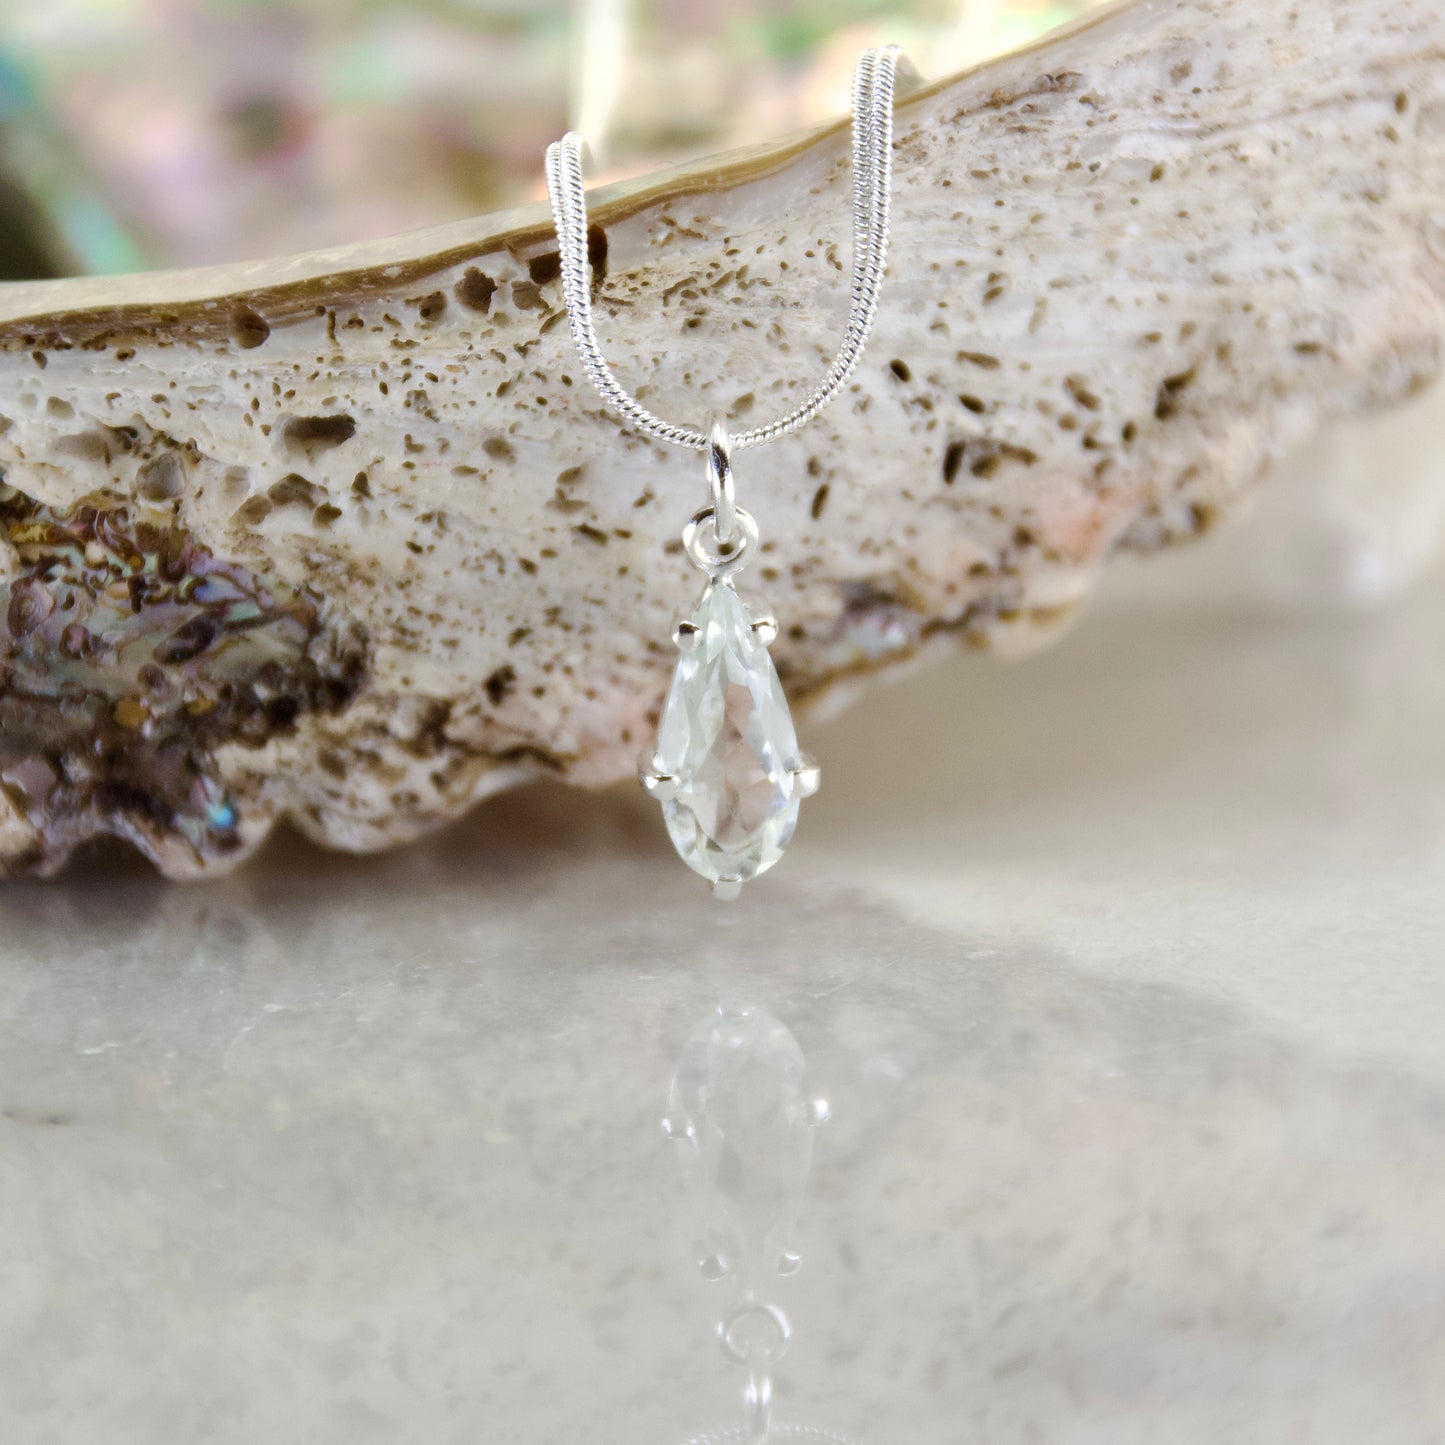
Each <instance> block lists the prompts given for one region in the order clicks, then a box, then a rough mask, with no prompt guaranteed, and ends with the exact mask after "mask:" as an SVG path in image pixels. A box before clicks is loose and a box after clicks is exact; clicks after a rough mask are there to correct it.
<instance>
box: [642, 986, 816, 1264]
mask: <svg viewBox="0 0 1445 1445" xmlns="http://www.w3.org/2000/svg"><path fill="white" fill-rule="evenodd" d="M816 1118H817V1114H816V1111H815V1110H814V1108H813V1106H812V1105H811V1103H810V1101H809V1100H808V1098H807V1097H806V1095H805V1094H804V1061H803V1051H802V1049H801V1048H799V1046H798V1041H797V1039H796V1038H794V1037H793V1035H792V1034H791V1033H790V1032H789V1031H788V1029H787V1027H786V1026H785V1025H784V1024H782V1023H781V1022H780V1021H779V1020H778V1019H776V1018H774V1017H773V1015H772V1014H770V1013H768V1012H767V1011H766V1010H764V1009H760V1008H735V1007H722V1006H720V1007H719V1008H718V1009H717V1010H716V1011H715V1013H714V1014H713V1015H712V1017H711V1018H709V1019H707V1020H705V1021H704V1022H703V1023H701V1024H700V1025H699V1026H698V1027H697V1028H695V1029H694V1030H693V1031H692V1033H691V1034H690V1035H689V1037H688V1040H687V1046H686V1047H685V1048H684V1050H683V1053H682V1057H681V1059H679V1060H678V1065H677V1072H676V1074H675V1075H674V1076H673V1080H672V1090H671V1093H670V1094H669V1096H668V1105H667V1131H668V1133H669V1134H670V1135H671V1136H672V1137H673V1139H675V1140H676V1141H677V1146H678V1164H679V1166H680V1168H681V1170H682V1177H683V1183H684V1185H685V1186H686V1189H687V1194H688V1199H689V1201H690V1204H691V1207H692V1214H693V1219H694V1224H695V1227H696V1230H697V1242H698V1247H699V1248H698V1263H699V1264H700V1265H701V1267H702V1269H703V1270H704V1272H705V1273H707V1274H708V1275H710V1276H712V1277H714V1278H716V1277H720V1276H722V1275H729V1276H731V1277H732V1278H733V1279H735V1280H736V1281H737V1283H738V1284H739V1285H740V1286H742V1287H743V1288H745V1289H760V1290H766V1288H767V1287H768V1285H769V1284H770V1282H771V1281H772V1280H773V1279H774V1278H775V1277H776V1276H777V1275H778V1274H787V1273H790V1272H791V1271H792V1268H793V1267H794V1265H795V1264H796V1258H795V1256H794V1255H793V1253H792V1245H793V1232H794V1229H795V1227H796V1224H797V1220H798V1215H799V1212H800V1210H801V1208H802V1203H803V1193H804V1189H805V1186H806V1184H807V1179H808V1172H809V1169H810V1168H811V1166H812V1161H813V1124H814V1122H815V1120H816Z"/></svg>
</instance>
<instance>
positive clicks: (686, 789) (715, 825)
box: [639, 424, 818, 898]
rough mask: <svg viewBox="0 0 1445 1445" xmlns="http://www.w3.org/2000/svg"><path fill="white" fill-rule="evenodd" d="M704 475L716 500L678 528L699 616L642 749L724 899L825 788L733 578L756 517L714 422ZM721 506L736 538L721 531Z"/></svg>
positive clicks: (671, 823) (648, 774) (768, 638)
mask: <svg viewBox="0 0 1445 1445" xmlns="http://www.w3.org/2000/svg"><path fill="white" fill-rule="evenodd" d="M708 474H709V481H710V484H711V488H712V496H713V505H712V506H709V507H705V508H704V509H703V510H702V511H701V512H699V513H698V514H697V515H696V516H695V517H694V518H693V519H692V521H691V522H690V523H689V524H688V526H687V528H686V529H685V530H684V532H683V544H684V547H685V550H686V551H687V554H688V556H689V558H691V560H692V562H693V564H694V565H695V566H697V567H698V568H699V569H700V570H702V571H704V572H706V573H707V574H708V584H707V586H706V587H705V588H704V589H703V592H702V596H701V597H699V598H698V601H697V605H696V606H695V607H694V608H693V612H692V616H691V617H689V618H688V619H687V620H685V621H683V622H679V623H678V625H677V627H676V628H675V629H674V632H673V641H674V642H675V643H676V644H677V647H678V651H679V652H680V653H681V654H682V655H681V656H680V657H679V658H678V662H677V667H676V669H675V671H674V672H673V675H672V686H671V687H670V688H669V689H668V692H667V698H666V701H665V702H664V703H663V707H662V716H661V718H660V720H659V722H658V729H657V746H656V748H655V749H654V750H653V751H651V752H649V753H646V754H644V756H643V759H642V763H641V766H640V768H639V772H640V775H641V778H642V782H643V786H644V787H646V789H647V791H648V792H649V793H650V794H651V795H652V796H653V797H654V798H656V799H657V800H658V802H660V803H661V804H662V812H663V817H664V819H665V820H666V822H667V831H668V834H669V835H670V836H671V838H672V842H673V846H674V847H675V848H676V849H677V852H678V856H679V857H681V859H682V861H683V862H684V863H686V864H687V866H688V867H689V868H691V869H692V870H693V871H694V872H695V873H699V874H701V875H702V877H704V878H706V879H707V880H708V881H709V882H710V883H711V884H712V889H713V893H714V894H715V895H716V896H717V897H719V898H736V897H737V896H738V894H739V892H741V890H742V885H743V884H744V883H746V882H747V881H748V880H749V879H751V878H756V877H757V876H758V874H760V873H765V872H767V870H768V869H769V868H771V867H772V866H773V864H774V863H776V862H777V861H778V859H779V858H781V857H782V855H783V849H784V848H786V847H787V845H788V842H789V840H790V839H791V838H792V836H793V829H794V828H795V827H796V826H797V822H798V805H799V804H800V803H801V802H802V800H803V799H804V798H806V797H809V796H811V795H812V794H813V793H815V792H817V790H818V767H817V764H816V763H814V762H813V760H812V759H811V758H809V757H808V756H807V755H806V754H804V753H802V752H800V751H799V749H798V737H797V733H796V732H795V731H794V729H793V715H792V712H791V710H790V709H789V707H788V699H787V697H786V696H785V695H784V693H783V687H782V683H781V682H780V681H779V680H778V672H777V669H776V668H775V667H774V666H773V659H772V657H771V656H770V655H769V653H768V644H769V643H770V642H772V640H773V639H774V638H775V637H776V636H777V631H778V627H777V623H776V622H775V621H774V620H773V619H772V618H771V617H766V616H754V615H753V614H752V613H750V612H749V611H748V609H747V608H746V607H744V605H743V603H742V600H741V599H740V598H739V597H738V595H737V593H736V591H734V589H733V585H732V574H733V573H734V572H736V571H737V570H738V569H739V568H740V567H742V565H743V563H744V561H745V559H746V557H747V554H748V552H749V551H750V550H751V548H752V547H753V545H754V544H755V543H756V542H757V536H758V530H757V524H756V523H755V522H754V521H753V519H752V517H751V516H749V514H748V513H747V512H745V511H743V509H742V508H741V507H738V506H737V505H736V504H735V503H734V501H733V496H732V472H731V467H730V464H729V460H728V454H727V439H726V436H725V434H723V433H722V431H721V428H720V426H718V425H716V424H715V425H714V428H713V434H712V438H711V441H710V446H709V457H708ZM720 514H726V516H727V521H728V523H730V524H731V525H730V527H729V528H728V531H727V532H726V533H725V535H730V536H731V537H732V541H731V543H730V544H729V545H728V546H723V545H722V544H721V543H720V542H719V540H718V538H719V528H720V524H719V521H718V518H719V515H720Z"/></svg>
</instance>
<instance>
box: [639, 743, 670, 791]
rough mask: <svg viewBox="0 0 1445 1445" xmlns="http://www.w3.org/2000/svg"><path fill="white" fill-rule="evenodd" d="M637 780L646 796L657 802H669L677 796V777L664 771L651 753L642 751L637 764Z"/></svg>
mask: <svg viewBox="0 0 1445 1445" xmlns="http://www.w3.org/2000/svg"><path fill="white" fill-rule="evenodd" d="M637 780H638V782H640V783H641V784H642V786H643V788H644V790H645V791H646V793H647V796H648V797H649V798H654V799H656V800H657V801H658V802H659V803H670V802H671V801H672V800H673V799H674V798H675V797H677V779H676V778H675V777H673V775H672V774H671V773H664V772H663V771H662V770H661V769H660V768H659V767H658V766H657V759H656V758H655V757H653V756H652V754H651V753H643V755H642V758H641V761H639V763H638V764H637Z"/></svg>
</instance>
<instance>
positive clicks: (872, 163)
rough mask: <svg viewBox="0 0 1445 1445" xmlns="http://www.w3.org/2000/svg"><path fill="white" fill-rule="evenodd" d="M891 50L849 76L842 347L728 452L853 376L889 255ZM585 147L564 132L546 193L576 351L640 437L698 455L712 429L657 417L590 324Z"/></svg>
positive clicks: (554, 147)
mask: <svg viewBox="0 0 1445 1445" xmlns="http://www.w3.org/2000/svg"><path fill="white" fill-rule="evenodd" d="M898 55H899V49H898V47H897V46H896V45H885V46H880V47H879V48H877V49H875V50H866V51H864V52H863V54H862V56H861V57H860V58H859V61H858V68H857V70H856V71H855V72H854V76H853V300H852V307H851V309H850V310H849V313H848V326H847V329H846V330H845V332H844V334H843V344H842V346H841V347H839V349H838V354H837V356H836V357H834V359H833V364H832V366H830V367H829V368H828V373H827V375H826V376H825V377H824V378H823V380H822V381H821V382H820V383H819V384H818V387H817V390H815V391H814V392H813V394H812V395H811V396H809V397H808V399H807V400H806V401H805V402H803V403H802V404H801V405H800V406H798V407H795V408H794V409H793V410H792V411H790V412H789V413H788V414H787V415H786V416H782V417H779V418H778V419H777V420H776V421H773V422H769V423H768V424H767V425H766V426H758V427H754V428H753V429H752V430H751V431H745V432H739V433H738V434H737V435H736V436H732V437H729V438H728V442H729V444H730V445H731V447H732V449H733V450H734V451H740V450H742V449H743V448H744V447H755V446H758V445H760V444H761V443H762V442H770V441H772V440H774V439H775V438H776V437H781V436H786V435H787V434H788V433H789V432H791V431H796V430H797V428H798V427H800V426H802V425H803V423H804V422H806V421H809V420H810V419H811V418H813V417H815V416H816V415H817V414H818V413H819V412H820V411H822V409H823V408H824V407H825V406H827V405H828V403H829V402H830V401H832V400H833V398H834V397H835V396H837V395H838V393H839V392H840V391H841V390H842V389H843V387H844V385H845V384H846V383H847V381H848V378H849V377H850V376H852V374H853V371H854V369H855V368H856V367H857V365H858V362H859V359H860V358H861V357H862V355H863V348H864V346H865V345H866V344H867V341H868V333H869V332H870V331H871V330H872V328H873V319H874V317H875V315H876V314H877V311H878V290H879V287H880V285H881V284H882V281H883V271H884V268H885V266H886V264H887V259H888V209H889V200H890V193H891V188H892V181H893V82H894V72H895V69H896V67H897V62H898ZM584 144H585V142H584V140H583V138H582V137H581V136H580V135H578V134H577V132H576V131H569V132H568V133H567V134H566V135H565V136H563V137H562V139H561V140H559V141H554V142H553V143H552V144H551V145H550V146H548V147H547V193H548V195H549V196H550V197H551V198H552V214H553V217H554V218H555V220H556V225H557V246H558V250H559V252H560V254H561V258H562V297H563V300H564V301H565V303H566V306H567V319H568V322H569V323H570V325H571V328H572V340H573V341H574V342H575V343H576V345H577V354H578V356H579V357H580V358H581V361H582V366H583V368H584V369H585V370H586V372H587V375H588V377H589V378H590V380H591V382H592V384H593V386H595V387H596V388H597V390H598V391H599V392H600V393H601V395H602V399H603V400H604V401H605V402H606V403H607V404H608V405H609V406H610V407H611V408H612V409H613V410H614V411H616V412H618V413H619V414H620V415H621V416H623V417H625V418H626V419H627V420H628V421H629V422H631V423H632V425H633V426H635V427H636V428H637V429H638V431H640V432H643V433H644V434H645V435H647V436H651V437H656V438H657V439H658V440H659V441H665V442H672V443H673V444H674V445H675V446H680V447H688V448H690V449H691V450H692V451H705V450H707V448H708V446H709V438H710V436H713V435H715V433H714V432H713V429H712V428H711V427H709V428H708V429H707V430H702V431H698V430H694V429H693V428H691V427H684V426H676V425H674V424H673V423H672V422H667V421H664V420H663V419H662V418H661V417H659V416H655V415H654V414H653V413H652V412H650V411H649V410H648V409H647V408H646V407H645V406H643V404H642V403H641V402H640V401H638V400H637V398H636V397H635V396H633V395H632V393H631V392H629V391H627V390H626V389H625V388H624V387H623V386H622V385H621V384H620V383H619V382H618V381H617V379H616V378H615V377H614V376H613V375H612V371H611V369H610V368H609V366H608V364H607V360H606V358H605V357H604V356H603V355H602V348H601V346H600V345H599V344H598V341H597V330H596V327H595V325H594V323H593V319H592V276H591V269H590V265H589V262H588V257H587V197H586V194H585V192H584V189H583V185H582V148H583V146H584Z"/></svg>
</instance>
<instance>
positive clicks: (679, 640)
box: [672, 617, 702, 652]
mask: <svg viewBox="0 0 1445 1445" xmlns="http://www.w3.org/2000/svg"><path fill="white" fill-rule="evenodd" d="M701 635H702V629H701V628H700V627H699V626H698V625H697V623H696V622H693V621H691V620H690V619H689V618H686V617H684V618H682V619H681V620H680V621H678V622H677V624H676V625H675V626H674V627H673V629H672V640H673V643H674V645H675V646H676V647H677V650H678V651H679V652H691V651H692V650H693V648H694V647H696V646H697V640H698V638H699V637H700V636H701Z"/></svg>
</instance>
